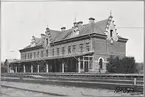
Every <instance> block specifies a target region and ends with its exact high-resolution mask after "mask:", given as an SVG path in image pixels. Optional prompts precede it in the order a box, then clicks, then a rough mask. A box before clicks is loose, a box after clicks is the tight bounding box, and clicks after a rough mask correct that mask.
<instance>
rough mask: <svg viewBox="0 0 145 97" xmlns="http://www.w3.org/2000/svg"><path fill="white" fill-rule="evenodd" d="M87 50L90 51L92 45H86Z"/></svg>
mask: <svg viewBox="0 0 145 97" xmlns="http://www.w3.org/2000/svg"><path fill="white" fill-rule="evenodd" d="M86 49H87V51H90V43H89V42H88V43H86Z"/></svg>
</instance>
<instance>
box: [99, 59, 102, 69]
mask: <svg viewBox="0 0 145 97" xmlns="http://www.w3.org/2000/svg"><path fill="white" fill-rule="evenodd" d="M99 66H100V69H102V67H103V59H102V58H100V59H99Z"/></svg>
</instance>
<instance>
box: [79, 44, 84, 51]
mask: <svg viewBox="0 0 145 97" xmlns="http://www.w3.org/2000/svg"><path fill="white" fill-rule="evenodd" d="M80 51H81V52H83V44H80Z"/></svg>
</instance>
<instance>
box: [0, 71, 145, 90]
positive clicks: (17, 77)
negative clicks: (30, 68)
mask: <svg viewBox="0 0 145 97" xmlns="http://www.w3.org/2000/svg"><path fill="white" fill-rule="evenodd" d="M134 78H136V85H134ZM2 80H4V81H16V82H28V83H40V84H57V85H68V86H80V87H87V88H106V89H115V88H116V87H130V88H132V87H133V88H135V90H136V91H139V92H143V84H144V83H143V76H142V75H137V74H132V75H129V74H126V75H125V74H100V75H99V74H91V73H89V74H76V73H39V74H38V73H25V74H24V73H16V74H14V73H13V74H8V73H7V74H2Z"/></svg>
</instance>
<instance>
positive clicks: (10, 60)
mask: <svg viewBox="0 0 145 97" xmlns="http://www.w3.org/2000/svg"><path fill="white" fill-rule="evenodd" d="M18 60H19V59H6V60H5V62H4V63H6V62H8V63H11V62H15V61H18Z"/></svg>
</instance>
